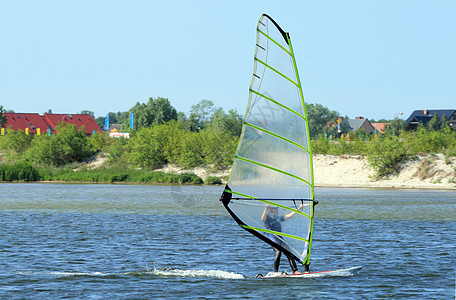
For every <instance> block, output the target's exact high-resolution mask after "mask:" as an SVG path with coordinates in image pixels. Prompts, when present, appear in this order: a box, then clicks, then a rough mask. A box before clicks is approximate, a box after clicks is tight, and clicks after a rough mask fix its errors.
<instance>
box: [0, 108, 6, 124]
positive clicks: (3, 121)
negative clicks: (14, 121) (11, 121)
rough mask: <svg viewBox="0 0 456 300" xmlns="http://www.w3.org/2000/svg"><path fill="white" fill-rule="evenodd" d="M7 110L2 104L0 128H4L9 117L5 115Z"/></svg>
mask: <svg viewBox="0 0 456 300" xmlns="http://www.w3.org/2000/svg"><path fill="white" fill-rule="evenodd" d="M4 112H6V111H5V109H4V108H3V106H2V105H0V128H4V127H5V124H6V122H8V118H7V117H6V116H4V115H3V113H4Z"/></svg>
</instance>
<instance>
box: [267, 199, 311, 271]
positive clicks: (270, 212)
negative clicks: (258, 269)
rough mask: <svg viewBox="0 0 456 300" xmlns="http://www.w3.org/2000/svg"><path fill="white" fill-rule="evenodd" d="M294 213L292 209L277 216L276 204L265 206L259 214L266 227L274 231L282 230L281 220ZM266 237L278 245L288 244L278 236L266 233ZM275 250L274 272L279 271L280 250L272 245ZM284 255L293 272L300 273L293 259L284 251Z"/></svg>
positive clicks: (285, 245)
mask: <svg viewBox="0 0 456 300" xmlns="http://www.w3.org/2000/svg"><path fill="white" fill-rule="evenodd" d="M302 206H303V205H301V206H300V207H299V209H301V208H302ZM295 214H296V212H295V211H292V212H291V213H289V214H286V215H283V216H280V217H279V216H278V208H277V206H270V205H268V206H266V208H265V209H264V211H263V214H262V215H261V221H262V222H263V223H264V225H265V227H266V229H268V230H271V231H276V232H281V231H282V222H284V221H286V220H288V219H290V218H291V217H293V216H294V215H295ZM268 238H269V239H270V240H272V241H273V242H275V243H276V244H278V245H279V246H281V247H283V248H285V249H287V248H288V245H287V243H286V242H285V241H284V240H283V239H282V238H280V237H279V236H277V235H275V234H272V233H268ZM272 249H274V252H275V259H274V272H276V273H277V272H279V266H280V257H281V256H282V251H280V250H279V249H277V248H276V247H272ZM285 256H286V257H287V258H288V262H289V263H290V267H291V269H292V271H293V274H300V272H299V271H298V267H297V266H296V262H295V260H294V259H293V258H292V257H290V256H289V255H288V254H287V253H285Z"/></svg>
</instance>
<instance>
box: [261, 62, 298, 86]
mask: <svg viewBox="0 0 456 300" xmlns="http://www.w3.org/2000/svg"><path fill="white" fill-rule="evenodd" d="M255 60H256V61H257V62H259V63H260V64H262V65H264V66H265V67H267V68H269V69H271V70H272V71H274V72H276V73H277V74H279V75H280V76H282V77H283V78H285V79H286V80H288V81H289V82H291V83H293V84H294V85H296V86H299V84H298V83H296V82H294V81H293V80H292V79H290V78H288V77H287V76H286V75H285V74H282V73H281V72H280V71H278V70H276V69H274V68H273V67H271V66H270V65H268V64H267V63H265V62H264V61H262V60H260V59H258V58H255Z"/></svg>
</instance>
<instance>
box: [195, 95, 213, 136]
mask: <svg viewBox="0 0 456 300" xmlns="http://www.w3.org/2000/svg"><path fill="white" fill-rule="evenodd" d="M216 111H217V108H216V107H215V105H214V102H212V101H210V100H206V99H204V100H201V101H200V102H198V103H197V104H194V105H192V107H191V110H190V124H191V126H190V127H191V131H195V132H196V131H199V130H201V129H204V128H205V127H206V123H207V122H209V121H210V119H211V117H212V115H213V114H214V113H215V112H216Z"/></svg>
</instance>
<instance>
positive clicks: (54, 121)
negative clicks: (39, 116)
mask: <svg viewBox="0 0 456 300" xmlns="http://www.w3.org/2000/svg"><path fill="white" fill-rule="evenodd" d="M43 118H45V119H46V121H47V123H49V124H50V125H51V126H52V127H54V128H55V127H57V125H59V124H60V123H62V122H66V123H70V124H74V125H76V128H77V129H78V130H79V128H81V127H82V126H85V133H86V134H88V135H90V134H92V132H93V131H94V130H95V132H102V130H101V128H100V126H98V124H97V122H95V120H94V119H93V118H92V116H91V115H82V114H47V113H44V116H43Z"/></svg>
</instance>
